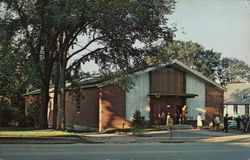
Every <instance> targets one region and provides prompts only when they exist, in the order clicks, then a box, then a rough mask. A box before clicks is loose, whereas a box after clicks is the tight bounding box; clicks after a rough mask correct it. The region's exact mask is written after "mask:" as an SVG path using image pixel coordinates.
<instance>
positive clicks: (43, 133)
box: [0, 127, 76, 137]
mask: <svg viewBox="0 0 250 160" xmlns="http://www.w3.org/2000/svg"><path fill="white" fill-rule="evenodd" d="M3 136H10V137H59V136H76V134H75V133H70V132H63V131H60V130H54V129H36V128H5V127H3V128H0V137H3Z"/></svg>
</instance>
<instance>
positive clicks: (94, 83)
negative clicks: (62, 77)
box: [24, 60, 226, 95]
mask: <svg viewBox="0 0 250 160" xmlns="http://www.w3.org/2000/svg"><path fill="white" fill-rule="evenodd" d="M171 65H173V66H177V67H179V68H181V69H182V70H184V71H186V72H189V73H192V74H193V75H195V76H197V77H199V78H200V79H202V80H204V81H205V82H207V83H209V84H212V85H214V86H216V87H218V88H219V89H221V90H224V91H225V90H226V88H224V87H223V86H221V85H220V84H218V83H216V82H214V81H213V80H211V79H209V78H208V77H206V76H204V75H203V74H201V73H200V72H198V71H196V70H194V69H192V68H190V67H189V66H187V65H185V64H183V63H182V62H180V61H178V60H173V61H171V62H169V63H165V64H162V65H160V66H157V67H155V66H154V67H148V68H146V69H143V70H137V71H134V72H132V73H131V74H130V75H131V76H133V75H139V74H143V73H146V72H150V71H153V70H156V69H158V68H159V67H166V66H171ZM79 83H80V86H81V87H80V88H89V87H102V86H104V85H105V84H103V77H101V76H95V77H91V78H84V79H83V80H80V81H79ZM67 86H70V84H69V83H68V84H67ZM67 86H66V88H67ZM52 89H53V87H52ZM30 94H40V90H36V91H32V92H29V93H26V94H24V95H30Z"/></svg>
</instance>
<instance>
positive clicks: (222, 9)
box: [170, 0, 250, 65]
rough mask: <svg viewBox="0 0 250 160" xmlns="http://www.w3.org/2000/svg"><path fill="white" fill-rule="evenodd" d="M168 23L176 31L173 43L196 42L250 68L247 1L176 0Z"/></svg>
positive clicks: (249, 24)
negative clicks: (174, 8)
mask: <svg viewBox="0 0 250 160" xmlns="http://www.w3.org/2000/svg"><path fill="white" fill-rule="evenodd" d="M170 20H171V22H172V23H176V24H177V27H178V28H179V29H180V31H178V32H177V34H176V39H178V40H184V41H189V40H191V41H193V42H198V43H199V44H201V45H203V46H204V47H205V48H206V49H213V50H214V51H217V52H220V53H222V56H223V57H234V58H238V59H240V60H243V61H245V62H247V63H248V64H249V65H250V1H249V0H178V1H177V4H176V10H175V12H174V14H173V15H171V16H170ZM182 27H183V29H181V28H182ZM183 31H184V32H185V34H183V33H182V32H183Z"/></svg>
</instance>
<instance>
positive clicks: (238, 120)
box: [235, 116, 241, 130]
mask: <svg viewBox="0 0 250 160" xmlns="http://www.w3.org/2000/svg"><path fill="white" fill-rule="evenodd" d="M235 120H236V124H237V130H240V122H241V118H240V116H238V117H237V118H236V119H235Z"/></svg>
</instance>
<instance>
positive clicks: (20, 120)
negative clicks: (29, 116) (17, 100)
mask: <svg viewBox="0 0 250 160" xmlns="http://www.w3.org/2000/svg"><path fill="white" fill-rule="evenodd" d="M24 123H25V117H24V114H22V113H20V111H19V110H18V109H17V108H14V107H12V106H8V105H0V126H1V127H17V126H23V125H24Z"/></svg>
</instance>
